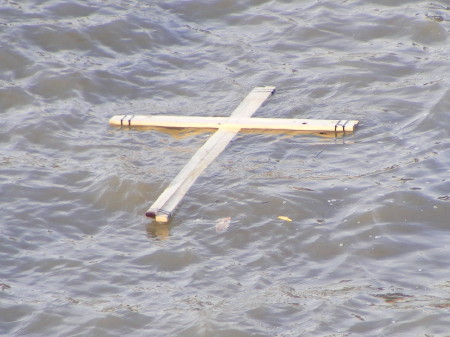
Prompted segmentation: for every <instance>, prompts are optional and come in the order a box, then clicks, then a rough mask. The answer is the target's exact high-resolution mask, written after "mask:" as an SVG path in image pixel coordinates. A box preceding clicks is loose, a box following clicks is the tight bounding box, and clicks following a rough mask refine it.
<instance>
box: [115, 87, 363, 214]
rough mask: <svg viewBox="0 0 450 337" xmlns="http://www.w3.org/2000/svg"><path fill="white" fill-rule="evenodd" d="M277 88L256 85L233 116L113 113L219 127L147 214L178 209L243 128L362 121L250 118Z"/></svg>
mask: <svg viewBox="0 0 450 337" xmlns="http://www.w3.org/2000/svg"><path fill="white" fill-rule="evenodd" d="M274 91H275V87H272V86H266V87H256V88H254V89H253V90H252V91H251V92H250V93H249V94H248V95H247V97H245V99H244V100H243V101H242V102H241V104H239V106H238V107H237V108H236V109H235V110H234V111H233V113H232V114H231V115H230V117H188V116H137V115H118V116H113V117H112V118H111V119H110V121H109V124H110V125H117V126H153V127H176V128H215V129H218V130H217V131H216V132H215V133H214V134H213V135H212V136H211V137H210V138H209V139H208V140H207V141H206V142H205V144H203V146H202V147H201V148H200V149H198V150H197V152H196V153H195V154H194V155H193V156H192V158H191V160H189V162H188V163H187V164H186V166H185V167H184V168H183V169H182V170H181V171H180V173H179V174H178V175H177V176H176V177H175V178H174V179H173V181H172V182H171V183H170V185H169V186H168V187H167V188H166V189H165V190H164V192H163V193H162V194H161V195H160V196H159V198H158V199H157V200H156V201H155V202H154V203H153V205H152V206H151V207H150V208H149V209H148V211H147V212H146V213H145V215H146V216H148V217H151V218H155V219H156V221H158V222H167V221H169V219H170V217H171V216H172V213H173V211H174V209H175V208H176V207H177V205H178V204H179V203H180V201H181V199H182V198H183V196H184V195H185V194H186V193H187V191H188V190H189V188H190V187H191V186H192V184H193V183H194V182H195V180H196V179H197V177H198V176H199V175H200V174H201V173H202V172H203V170H204V169H205V168H206V167H207V166H208V165H209V164H210V163H211V162H212V161H213V160H214V159H215V158H216V157H217V156H218V155H219V154H220V153H221V152H222V151H223V150H224V149H225V147H226V146H227V145H228V143H229V142H230V141H231V140H232V139H233V137H234V136H235V135H236V134H237V133H238V132H239V131H240V130H241V129H262V130H294V131H318V132H319V131H325V132H335V133H336V134H337V133H345V132H352V131H353V130H354V128H355V127H356V125H358V121H356V120H318V119H316V120H315V119H279V118H250V117H251V116H252V115H253V114H254V113H255V112H256V110H258V108H259V107H260V106H261V105H262V103H263V102H264V101H265V100H266V99H267V98H268V97H269V96H270V95H271V94H272V93H273V92H274Z"/></svg>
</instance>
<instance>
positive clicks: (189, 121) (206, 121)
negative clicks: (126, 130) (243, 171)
mask: <svg viewBox="0 0 450 337" xmlns="http://www.w3.org/2000/svg"><path fill="white" fill-rule="evenodd" d="M109 124H111V125H116V126H123V125H126V126H138V127H139V126H147V127H148V126H152V127H167V128H206V129H218V128H222V129H225V128H232V129H235V128H240V129H244V130H247V129H250V130H289V131H325V132H353V131H354V129H355V127H356V126H357V125H358V121H356V120H321V119H289V118H250V117H247V118H245V117H241V118H230V117H197V116H144V115H117V116H113V117H112V118H111V119H110V121H109Z"/></svg>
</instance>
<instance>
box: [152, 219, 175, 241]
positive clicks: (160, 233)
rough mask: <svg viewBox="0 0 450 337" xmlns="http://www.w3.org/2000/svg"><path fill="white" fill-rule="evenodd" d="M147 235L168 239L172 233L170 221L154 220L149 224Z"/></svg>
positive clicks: (153, 237)
mask: <svg viewBox="0 0 450 337" xmlns="http://www.w3.org/2000/svg"><path fill="white" fill-rule="evenodd" d="M147 235H148V237H149V238H151V239H159V240H163V241H164V240H167V239H169V235H170V227H169V223H161V222H156V221H152V222H150V223H149V224H148V225H147Z"/></svg>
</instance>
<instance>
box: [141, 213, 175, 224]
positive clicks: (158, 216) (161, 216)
mask: <svg viewBox="0 0 450 337" xmlns="http://www.w3.org/2000/svg"><path fill="white" fill-rule="evenodd" d="M145 216H146V217H147V218H152V219H155V220H156V221H157V222H169V219H170V213H168V212H160V211H154V210H148V211H147V212H146V213H145Z"/></svg>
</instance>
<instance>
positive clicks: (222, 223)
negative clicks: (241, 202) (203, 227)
mask: <svg viewBox="0 0 450 337" xmlns="http://www.w3.org/2000/svg"><path fill="white" fill-rule="evenodd" d="M230 222H231V217H226V218H221V219H218V220H217V221H216V225H215V228H216V232H217V233H223V232H226V231H227V229H228V227H230Z"/></svg>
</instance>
